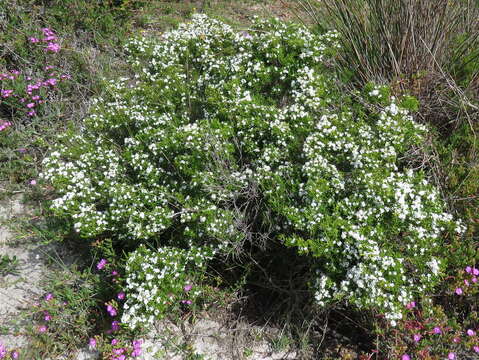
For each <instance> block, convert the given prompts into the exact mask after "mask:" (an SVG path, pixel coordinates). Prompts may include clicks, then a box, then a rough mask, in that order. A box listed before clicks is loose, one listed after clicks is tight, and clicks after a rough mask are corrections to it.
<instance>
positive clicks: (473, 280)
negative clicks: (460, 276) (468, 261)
mask: <svg viewBox="0 0 479 360" xmlns="http://www.w3.org/2000/svg"><path fill="white" fill-rule="evenodd" d="M471 281H472V282H473V283H474V284H475V283H477V277H475V276H474V277H473V278H472V279H471Z"/></svg>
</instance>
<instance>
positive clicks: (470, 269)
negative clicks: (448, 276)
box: [464, 266, 472, 274]
mask: <svg viewBox="0 0 479 360" xmlns="http://www.w3.org/2000/svg"><path fill="white" fill-rule="evenodd" d="M464 270H465V271H466V272H467V273H468V274H471V273H472V268H471V267H470V266H466V268H465V269H464Z"/></svg>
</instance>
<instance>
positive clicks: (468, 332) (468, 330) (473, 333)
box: [466, 329, 476, 336]
mask: <svg viewBox="0 0 479 360" xmlns="http://www.w3.org/2000/svg"><path fill="white" fill-rule="evenodd" d="M466 334H467V335H469V336H474V335H476V332H475V331H474V330H472V329H467V331H466Z"/></svg>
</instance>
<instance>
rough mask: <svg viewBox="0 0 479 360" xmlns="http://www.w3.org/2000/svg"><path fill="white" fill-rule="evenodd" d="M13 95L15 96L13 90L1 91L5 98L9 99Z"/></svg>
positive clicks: (0, 93)
mask: <svg viewBox="0 0 479 360" xmlns="http://www.w3.org/2000/svg"><path fill="white" fill-rule="evenodd" d="M12 94H13V90H1V91H0V95H1V96H2V97H3V98H7V97H9V96H11V95H12Z"/></svg>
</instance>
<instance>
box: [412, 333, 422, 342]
mask: <svg viewBox="0 0 479 360" xmlns="http://www.w3.org/2000/svg"><path fill="white" fill-rule="evenodd" d="M412 338H413V339H414V341H415V342H419V341H421V338H422V336H421V335H420V334H414V336H413V337H412Z"/></svg>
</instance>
